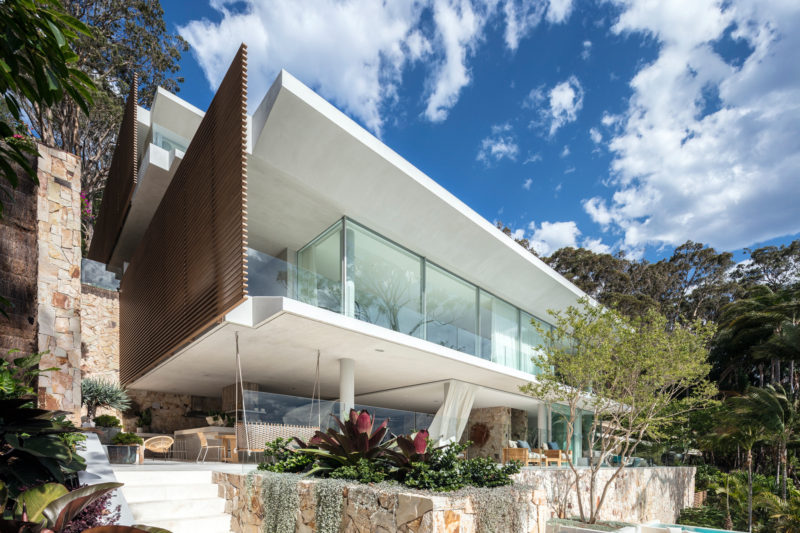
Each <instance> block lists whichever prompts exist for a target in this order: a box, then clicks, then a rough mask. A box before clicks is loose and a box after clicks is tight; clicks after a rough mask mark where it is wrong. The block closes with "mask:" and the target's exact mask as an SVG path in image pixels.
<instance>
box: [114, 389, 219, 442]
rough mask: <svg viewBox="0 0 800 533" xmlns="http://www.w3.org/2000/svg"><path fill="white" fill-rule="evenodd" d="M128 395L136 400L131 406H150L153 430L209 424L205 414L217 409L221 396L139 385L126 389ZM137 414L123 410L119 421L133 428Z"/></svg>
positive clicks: (164, 431)
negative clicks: (175, 391)
mask: <svg viewBox="0 0 800 533" xmlns="http://www.w3.org/2000/svg"><path fill="white" fill-rule="evenodd" d="M128 396H129V397H130V398H131V400H132V401H133V403H134V404H135V405H134V407H133V410H138V411H143V410H144V409H148V408H149V409H150V411H151V413H152V415H153V422H152V425H151V426H150V431H151V432H152V433H173V432H175V431H177V430H179V429H191V428H196V427H203V426H206V425H208V424H207V423H206V420H205V415H206V413H207V412H208V411H219V410H220V408H221V407H222V400H221V399H220V398H207V397H204V396H191V395H189V394H171V393H167V392H157V391H149V390H142V389H128ZM136 419H137V417H136V415H134V414H133V413H125V414H124V416H123V418H122V422H123V426H124V428H125V431H135V430H136Z"/></svg>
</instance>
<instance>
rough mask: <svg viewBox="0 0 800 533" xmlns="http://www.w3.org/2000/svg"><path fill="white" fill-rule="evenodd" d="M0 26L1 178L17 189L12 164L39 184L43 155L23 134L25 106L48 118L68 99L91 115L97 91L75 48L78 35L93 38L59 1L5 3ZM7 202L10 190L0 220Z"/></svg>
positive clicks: (2, 191)
mask: <svg viewBox="0 0 800 533" xmlns="http://www.w3.org/2000/svg"><path fill="white" fill-rule="evenodd" d="M0 26H2V28H3V32H2V33H0V95H2V98H3V101H4V104H5V107H6V109H7V110H8V113H9V114H10V117H11V120H8V119H7V118H6V117H5V116H3V117H2V118H0V174H2V176H3V179H4V180H5V181H7V182H8V183H9V185H10V186H11V188H12V189H13V188H16V187H17V184H18V177H17V172H16V169H15V168H14V167H13V166H12V164H16V165H18V166H19V167H21V168H22V170H23V172H24V173H25V174H27V176H29V177H30V178H31V179H32V180H33V181H34V182H37V179H36V172H35V171H34V170H33V167H32V166H31V160H32V157H36V156H38V152H37V150H36V148H35V147H33V146H32V144H31V143H30V142H29V141H27V140H26V139H25V138H24V137H25V136H22V135H20V132H19V128H18V125H19V123H20V122H21V121H22V120H23V117H25V116H26V115H27V113H24V112H23V110H22V109H21V107H22V102H23V101H27V102H30V103H32V104H33V106H34V107H37V108H38V109H40V110H42V112H43V113H46V112H48V111H49V109H52V108H54V107H55V106H56V104H58V103H60V102H61V101H62V100H64V99H65V98H68V99H70V100H71V101H73V102H75V104H77V106H78V107H79V108H80V109H81V110H83V111H84V112H88V108H89V104H90V103H91V102H92V97H91V93H92V91H93V90H94V89H95V86H94V83H93V82H92V80H91V79H90V78H89V77H88V76H87V75H86V74H85V73H84V72H82V71H81V70H79V69H78V68H76V67H77V62H78V56H77V54H76V53H75V52H74V50H73V48H72V47H73V44H74V42H75V41H76V40H77V38H78V36H79V35H84V36H89V35H91V32H90V31H89V28H88V27H87V26H86V25H85V24H83V23H82V22H80V21H79V20H77V19H75V18H74V17H71V16H69V15H67V14H66V13H64V12H63V9H62V7H61V4H60V3H59V2H57V1H56V0H43V1H41V2H28V1H22V0H9V1H6V2H0ZM27 118H30V116H28V117H27ZM21 141H22V142H21ZM4 196H5V197H7V198H10V195H9V194H8V191H7V190H6V188H5V187H0V217H2V215H3V201H4Z"/></svg>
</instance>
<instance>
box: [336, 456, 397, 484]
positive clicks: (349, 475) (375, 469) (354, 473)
mask: <svg viewBox="0 0 800 533" xmlns="http://www.w3.org/2000/svg"><path fill="white" fill-rule="evenodd" d="M328 477H331V478H333V479H350V480H353V481H358V482H359V483H380V482H381V481H384V480H386V478H387V477H389V472H388V471H387V465H386V463H383V462H378V461H370V460H368V459H365V458H363V457H362V458H360V459H359V460H358V462H357V463H356V464H354V465H349V464H348V465H342V466H340V467H338V468H336V469H334V470H332V471H331V472H330V473H329V474H328Z"/></svg>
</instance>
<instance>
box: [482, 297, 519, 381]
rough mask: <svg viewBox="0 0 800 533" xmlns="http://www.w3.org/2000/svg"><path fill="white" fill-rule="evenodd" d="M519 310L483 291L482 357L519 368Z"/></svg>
mask: <svg viewBox="0 0 800 533" xmlns="http://www.w3.org/2000/svg"><path fill="white" fill-rule="evenodd" d="M518 320H519V317H518V315H517V308H516V307H514V306H513V305H511V304H509V303H507V302H504V301H503V300H501V299H499V298H496V297H494V296H492V295H491V294H489V293H487V292H484V291H481V293H480V340H481V353H480V355H481V357H482V358H484V359H489V360H491V361H494V362H495V363H499V364H501V365H505V366H508V367H511V368H519V360H518V359H519V354H518V350H517V340H518V339H519V328H518Z"/></svg>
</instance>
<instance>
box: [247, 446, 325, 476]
mask: <svg viewBox="0 0 800 533" xmlns="http://www.w3.org/2000/svg"><path fill="white" fill-rule="evenodd" d="M291 442H292V440H291V439H284V438H281V437H278V438H277V439H275V440H274V441H272V442H268V443H266V445H265V447H264V459H265V460H264V462H262V463H260V464H259V465H258V469H259V470H265V471H267V472H291V473H297V472H303V471H305V470H307V469H308V468H309V467H310V466H311V465H312V464H313V463H314V459H313V458H312V456H310V455H308V454H304V453H299V452H298V451H297V450H295V449H292V448H290V447H289V444H290V443H291Z"/></svg>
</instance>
